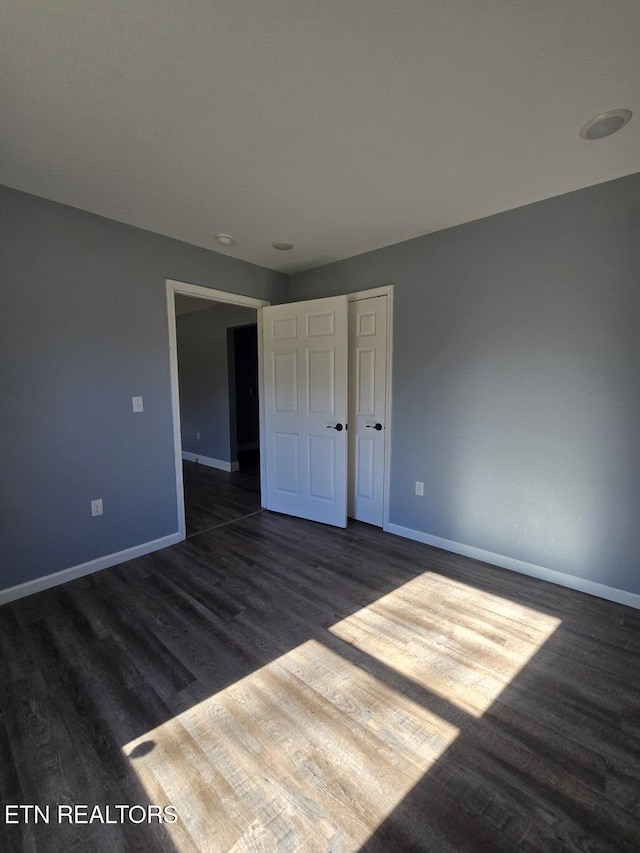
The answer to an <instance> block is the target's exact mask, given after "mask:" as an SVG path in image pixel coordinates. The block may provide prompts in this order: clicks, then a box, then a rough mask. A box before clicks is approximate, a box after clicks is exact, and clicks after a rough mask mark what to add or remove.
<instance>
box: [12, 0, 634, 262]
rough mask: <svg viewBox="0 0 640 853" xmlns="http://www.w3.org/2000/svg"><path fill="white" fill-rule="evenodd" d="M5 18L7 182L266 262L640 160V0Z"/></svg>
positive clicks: (583, 179) (226, 2) (436, 221)
mask: <svg viewBox="0 0 640 853" xmlns="http://www.w3.org/2000/svg"><path fill="white" fill-rule="evenodd" d="M1 15H2V20H1V22H0V24H1V31H2V35H3V48H2V51H1V52H0V80H1V81H2V91H3V94H2V120H1V127H0V164H1V165H0V182H1V183H5V184H8V185H9V186H13V187H17V188H18V189H22V190H26V191H27V192H31V193H35V194H36V195H41V196H45V197H47V198H51V199H55V200H57V201H61V202H64V203H66V204H70V205H73V206H76V207H80V208H84V209H86V210H90V211H93V212H95V213H99V214H101V215H103V216H108V217H111V218H113V219H118V220H121V221H122V222H128V223H131V224H133V225H137V226H140V227H142V228H147V229H149V230H152V231H157V232H159V233H161V234H167V235H170V236H172V237H177V238H179V239H181V240H186V241H188V242H190V243H194V244H196V245H199V246H205V247H207V248H212V249H215V250H216V251H220V252H222V253H224V254H231V255H235V256H237V257H239V258H243V259H245V260H248V261H253V262H254V263H257V264H261V265H263V266H267V267H271V268H273V269H279V270H283V271H286V272H292V271H296V270H300V269H306V268H309V267H313V266H317V265H320V264H323V263H326V262H328V261H331V260H336V259H339V258H344V257H348V256H351V255H354V254H358V253H360V252H364V251H367V250H369V249H374V248H377V247H380V246H384V245H388V244H390V243H395V242H398V241H401V240H406V239H409V238H411V237H415V236H417V235H420V234H425V233H428V232H430V231H434V230H438V229H441V228H445V227H448V226H451V225H455V224H458V223H461V222H466V221H469V220H472V219H477V218H479V217H482V216H487V215H489V214H492V213H496V212H498V211H501V210H508V209H510V208H513V207H518V206H519V205H523V204H527V203H529V202H532V201H536V200H539V199H543V198H547V197H550V196H554V195H559V194H561V193H564V192H568V191H570V190H574V189H578V188H579V187H584V186H588V185H591V184H596V183H600V182H602V181H606V180H609V179H612V178H616V177H619V176H621V175H625V174H630V173H632V172H636V171H640V53H639V48H638V45H639V43H640V6H639V4H638V0H606V2H605V0H254V2H251V0H193V2H183V3H175V2H172V0H108V2H105V0H84V1H83V2H81V3H79V2H76V0H56V2H51V0H3V2H2V11H1ZM618 107H628V108H630V109H632V110H633V111H634V112H635V115H634V118H633V119H632V121H631V123H630V124H629V125H628V126H627V127H626V128H624V129H623V130H622V131H621V132H620V133H619V134H618V135H616V136H613V137H611V138H609V139H606V140H600V141H598V142H585V141H583V140H581V139H580V138H579V136H578V133H579V130H580V128H581V126H582V125H583V124H584V122H586V121H587V120H588V119H590V118H591V117H592V116H594V115H596V114H598V113H600V112H603V111H605V110H608V109H613V108H618ZM220 231H223V232H228V233H230V234H233V235H234V236H235V238H236V241H237V242H236V244H235V245H234V246H232V247H230V248H228V249H225V248H223V247H221V246H220V245H219V244H217V243H216V242H215V239H214V238H215V234H216V233H217V232H220ZM277 239H280V240H290V241H292V242H294V243H295V245H296V247H295V249H293V250H292V251H290V252H286V253H283V252H277V251H276V250H274V249H272V248H271V247H270V244H271V242H272V241H273V240H277Z"/></svg>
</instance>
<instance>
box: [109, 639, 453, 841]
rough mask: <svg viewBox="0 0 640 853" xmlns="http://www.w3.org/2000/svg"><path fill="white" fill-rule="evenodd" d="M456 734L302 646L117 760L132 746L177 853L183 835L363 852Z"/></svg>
mask: <svg viewBox="0 0 640 853" xmlns="http://www.w3.org/2000/svg"><path fill="white" fill-rule="evenodd" d="M332 642H334V643H335V641H332ZM458 734H459V729H458V727H456V726H455V725H453V724H451V723H450V722H447V721H446V720H443V719H442V718H441V717H439V716H438V715H437V714H435V713H433V712H431V711H429V710H428V709H427V708H425V707H424V706H423V705H422V704H420V703H419V702H416V701H414V700H413V699H411V698H408V697H407V696H406V695H404V694H403V693H402V692H400V691H399V690H396V689H394V688H392V687H390V686H389V685H388V684H386V683H384V681H383V680H381V679H378V678H376V677H374V676H373V675H371V674H369V673H368V672H366V671H365V670H364V669H362V668H361V667H360V666H359V665H357V664H356V663H354V662H352V661H350V660H348V658H347V657H346V656H345V655H344V654H342V653H339V652H338V651H336V650H332V649H330V648H328V647H327V646H325V645H323V644H322V643H321V642H318V641H317V640H309V641H307V642H305V643H303V644H302V645H300V646H299V647H297V648H295V649H292V650H291V651H289V652H287V653H286V654H284V655H282V656H281V657H280V658H278V659H277V660H274V661H272V662H271V663H269V664H267V665H266V666H264V667H262V668H261V669H259V670H257V671H255V672H254V673H252V674H251V675H249V676H247V677H246V678H243V679H241V680H240V681H238V682H236V683H234V684H232V685H230V686H229V687H227V688H226V689H224V690H222V691H220V692H218V693H217V694H215V695H213V696H211V697H209V698H207V699H205V700H203V701H200V702H198V703H197V704H195V705H193V706H192V707H190V708H188V710H185V711H183V712H182V713H179V714H177V715H176V716H175V717H174V718H172V719H170V720H168V721H167V722H166V723H164V724H163V725H161V726H159V727H158V728H157V729H155V730H153V731H150V732H147V733H145V734H144V735H142V736H141V737H139V738H136V739H135V740H133V741H131V742H130V743H128V744H127V745H126V746H125V747H124V748H123V753H124V754H125V755H126V756H131V753H132V752H133V751H134V750H137V752H134V755H138V756H139V757H137V758H133V757H130V762H131V766H132V768H133V770H134V771H135V772H136V774H137V776H138V778H139V781H140V782H141V784H142V785H143V786H144V788H145V790H146V791H147V793H148V795H149V797H150V798H154V797H155V798H157V797H158V796H160V797H162V796H164V798H165V799H164V802H161V803H160V804H161V805H163V804H166V803H169V804H171V805H173V806H175V807H176V809H177V812H178V815H179V817H180V821H179V824H176V825H173V826H170V825H167V826H166V829H167V831H168V833H169V835H170V836H171V838H172V839H173V840H174V843H175V844H176V845H177V846H178V847H179V849H183V848H182V845H184V849H188V845H187V844H186V843H185V838H184V836H185V832H186V833H188V836H189V837H190V839H191V841H192V842H193V843H195V844H196V845H198V846H199V847H200V848H201V849H206V850H208V851H218V850H219V851H225V853H226V851H231V850H233V851H237V853H239V851H243V850H247V851H248V850H256V849H264V850H275V849H287V850H288V849H291V850H305V851H315V850H328V849H331V850H332V851H335V853H339V851H347V850H357V849H358V848H359V847H360V846H361V845H362V844H364V842H365V841H366V840H367V838H369V837H370V835H371V833H372V832H373V831H374V830H375V828H376V827H377V826H379V824H380V823H381V822H382V821H383V820H384V819H385V818H386V817H387V816H388V815H389V814H390V813H391V812H392V811H393V809H394V808H395V807H396V806H397V805H398V803H400V802H401V801H402V799H403V798H404V797H405V796H406V795H407V794H408V793H409V791H410V790H411V789H412V788H413V787H414V786H415V785H416V783H417V782H418V781H419V780H420V779H421V778H422V777H423V775H424V774H425V773H427V772H428V771H429V769H430V768H431V767H432V766H433V764H434V763H435V762H437V760H438V759H439V758H440V757H441V755H442V754H443V753H444V752H445V751H446V749H447V748H448V747H449V746H450V745H451V743H452V742H453V741H454V740H455V739H456V737H457V736H458ZM149 741H153V742H154V744H155V747H154V748H153V749H152V750H149V749H148V748H144V749H143V748H141V746H142V745H143V744H144V743H148V742H149ZM151 801H152V802H156V799H152V800H151ZM180 833H181V834H182V837H180Z"/></svg>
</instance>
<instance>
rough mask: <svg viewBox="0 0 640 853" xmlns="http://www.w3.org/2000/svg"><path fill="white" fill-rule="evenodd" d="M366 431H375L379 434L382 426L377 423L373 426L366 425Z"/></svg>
mask: <svg viewBox="0 0 640 853" xmlns="http://www.w3.org/2000/svg"><path fill="white" fill-rule="evenodd" d="M366 429H375V430H377V431H378V432H380V430H381V429H382V424H379V423H378V424H375V426H374V425H373V424H367V426H366Z"/></svg>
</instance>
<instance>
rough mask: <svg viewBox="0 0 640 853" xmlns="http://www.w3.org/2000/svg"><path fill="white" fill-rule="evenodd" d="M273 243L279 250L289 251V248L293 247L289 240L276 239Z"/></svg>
mask: <svg viewBox="0 0 640 853" xmlns="http://www.w3.org/2000/svg"><path fill="white" fill-rule="evenodd" d="M271 245H272V246H273V248H274V249H278V251H279V252H288V251H289V249H293V243H289V242H288V241H287V240H274V241H273V243H272V244H271Z"/></svg>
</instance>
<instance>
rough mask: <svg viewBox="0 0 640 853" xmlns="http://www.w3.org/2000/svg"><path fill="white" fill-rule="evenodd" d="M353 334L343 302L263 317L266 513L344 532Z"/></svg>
mask: <svg viewBox="0 0 640 853" xmlns="http://www.w3.org/2000/svg"><path fill="white" fill-rule="evenodd" d="M347 331H348V310H347V298H346V297H345V296H338V297H332V298H330V299H315V300H310V301H308V302H297V303H289V304H287V305H276V306H272V307H269V308H265V309H264V310H263V325H262V344H263V365H264V397H265V399H264V436H265V445H264V446H265V451H266V459H265V460H264V461H265V465H264V470H265V474H266V488H265V490H264V494H265V504H266V508H267V509H271V510H274V511H276V512H284V513H287V514H289V515H297V516H300V517H302V518H310V519H312V520H314V521H322V522H325V523H328V524H334V525H337V526H340V527H344V526H346V521H347V431H346V429H345V428H344V427H345V425H346V422H347V368H348V361H347ZM337 424H340V425H341V426H342V427H343V428H342V429H341V430H340V431H339V430H337V429H335V427H336V425H337Z"/></svg>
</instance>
